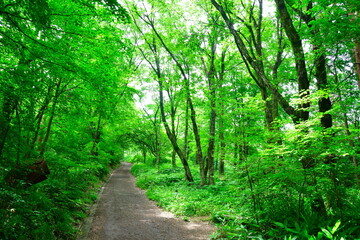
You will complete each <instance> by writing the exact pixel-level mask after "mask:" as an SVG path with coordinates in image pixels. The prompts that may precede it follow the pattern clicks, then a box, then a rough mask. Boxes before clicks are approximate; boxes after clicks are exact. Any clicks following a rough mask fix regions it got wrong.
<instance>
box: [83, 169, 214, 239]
mask: <svg viewBox="0 0 360 240" xmlns="http://www.w3.org/2000/svg"><path fill="white" fill-rule="evenodd" d="M131 166H132V164H131V163H126V162H123V163H122V164H121V167H120V168H118V169H116V170H115V171H114V172H113V174H112V175H111V177H110V179H109V182H108V183H107V184H106V185H105V186H104V188H103V191H102V194H101V196H100V200H99V202H98V205H97V208H96V210H95V214H94V216H93V217H92V218H91V219H92V221H91V225H90V224H89V228H90V229H89V230H88V231H87V232H86V233H85V234H84V235H85V237H84V238H83V239H88V240H104V239H106V240H150V239H151V240H153V239H157V240H162V239H163V240H165V239H166V240H172V239H173V240H181V239H184V240H192V239H209V235H210V234H211V233H212V232H214V231H215V227H214V226H213V225H211V224H209V223H207V222H202V221H200V220H193V219H191V220H190V221H184V220H182V219H179V218H176V217H175V216H174V215H173V214H171V213H169V212H165V211H163V210H161V209H160V208H158V207H157V206H156V205H155V203H154V202H152V201H150V200H149V199H148V198H147V197H146V196H145V192H144V191H143V190H141V189H139V188H137V187H136V186H135V177H134V176H133V175H132V174H131V172H130V168H131Z"/></svg>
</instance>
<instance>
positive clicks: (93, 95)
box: [0, 0, 134, 240]
mask: <svg viewBox="0 0 360 240" xmlns="http://www.w3.org/2000/svg"><path fill="white" fill-rule="evenodd" d="M0 22H1V24H0V51H1V54H0V176H2V177H1V179H0V186H1V187H0V218H1V222H0V239H44V240H45V239H46V240H49V239H74V238H75V235H76V233H77V231H78V229H77V228H78V227H79V226H80V223H81V220H82V219H83V218H84V217H86V215H87V206H88V205H89V204H90V203H92V202H93V201H94V200H96V199H97V185H98V182H99V180H101V179H105V178H106V176H107V174H108V173H109V171H110V168H111V167H114V166H116V164H118V163H119V160H120V158H121V157H122V155H123V151H124V149H123V148H121V144H119V141H120V139H119V137H118V135H116V134H114V131H118V132H120V131H122V129H124V126H126V121H127V120H128V119H132V115H133V114H134V111H133V109H134V107H133V103H132V91H133V90H132V89H131V88H129V87H128V86H127V84H128V80H127V78H128V76H129V75H130V72H131V69H129V68H128V67H127V65H130V64H131V63H129V61H130V60H129V59H130V58H131V53H132V50H131V48H132V47H131V44H130V42H129V41H128V40H126V38H125V36H124V30H121V29H120V28H119V27H118V25H124V24H126V23H127V22H129V16H128V14H127V13H126V11H125V9H124V8H122V7H121V6H120V5H119V4H118V3H116V2H114V1H111V2H110V1H109V2H105V1H93V2H92V3H90V2H87V1H48V0H42V1H36V3H34V2H33V1H27V0H24V1H11V0H9V1H0ZM119 119H121V120H119ZM42 160H45V164H46V165H47V167H46V168H45V167H44V168H38V169H36V166H37V165H36V163H37V162H39V161H41V162H42V163H44V161H42ZM47 168H48V169H47ZM45 169H46V171H45ZM49 172H50V174H48V175H47V180H45V181H41V180H44V178H45V176H44V174H46V173H49ZM36 175H41V176H40V177H41V178H42V179H39V180H37V179H36ZM34 183H36V184H34Z"/></svg>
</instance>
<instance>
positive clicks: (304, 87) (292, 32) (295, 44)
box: [275, 0, 310, 122]
mask: <svg viewBox="0 0 360 240" xmlns="http://www.w3.org/2000/svg"><path fill="white" fill-rule="evenodd" d="M275 3H276V7H277V10H278V12H279V16H280V20H281V23H282V26H283V27H284V29H285V33H286V35H287V37H288V39H289V40H290V43H291V47H292V51H293V53H294V57H295V65H296V73H297V82H298V91H299V95H300V98H301V99H302V102H301V103H300V104H299V106H298V108H299V112H298V116H297V118H298V119H295V122H301V121H306V120H308V119H309V111H308V108H309V107H310V100H309V95H310V92H309V87H310V83H309V79H308V75H307V71H306V63H305V54H304V49H303V46H302V42H301V38H300V36H299V34H298V32H297V31H296V29H295V27H294V25H293V21H292V19H291V17H290V14H289V12H288V10H287V8H286V5H285V2H284V0H275Z"/></svg>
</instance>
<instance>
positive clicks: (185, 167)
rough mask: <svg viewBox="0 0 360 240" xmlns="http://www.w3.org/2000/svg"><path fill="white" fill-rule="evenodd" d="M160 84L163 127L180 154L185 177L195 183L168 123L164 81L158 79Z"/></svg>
mask: <svg viewBox="0 0 360 240" xmlns="http://www.w3.org/2000/svg"><path fill="white" fill-rule="evenodd" d="M158 83H159V96H160V112H161V119H162V122H163V125H164V127H165V131H166V134H167V136H168V138H169V140H170V142H171V144H172V145H173V148H174V150H175V151H176V153H177V154H178V156H179V158H180V160H181V162H182V164H183V166H184V171H185V177H186V180H187V181H189V182H193V181H194V179H193V177H192V174H191V170H190V167H189V164H188V162H187V160H186V158H185V156H184V154H183V152H182V151H181V149H180V147H179V145H178V143H177V139H176V136H174V134H173V133H172V132H171V129H170V127H169V125H168V123H167V121H166V116H165V109H164V96H163V84H162V80H161V79H158Z"/></svg>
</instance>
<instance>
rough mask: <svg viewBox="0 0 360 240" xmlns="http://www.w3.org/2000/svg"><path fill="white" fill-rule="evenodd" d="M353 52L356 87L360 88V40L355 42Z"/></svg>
mask: <svg viewBox="0 0 360 240" xmlns="http://www.w3.org/2000/svg"><path fill="white" fill-rule="evenodd" d="M354 54H355V65H356V73H357V77H358V80H357V84H358V88H359V89H360V41H356V42H355V49H354Z"/></svg>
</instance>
